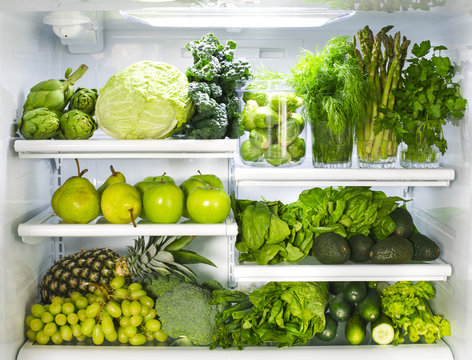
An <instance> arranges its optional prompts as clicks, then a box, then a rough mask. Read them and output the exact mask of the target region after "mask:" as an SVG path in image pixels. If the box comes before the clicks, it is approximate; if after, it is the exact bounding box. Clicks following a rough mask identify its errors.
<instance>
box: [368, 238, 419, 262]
mask: <svg viewBox="0 0 472 360" xmlns="http://www.w3.org/2000/svg"><path fill="white" fill-rule="evenodd" d="M412 258H413V245H412V244H411V242H410V241H409V240H408V239H406V238H403V237H399V238H391V239H386V240H381V241H379V242H377V243H376V244H375V245H374V246H372V249H371V250H370V259H371V260H372V262H373V263H375V264H407V263H409V262H410V261H411V260H412Z"/></svg>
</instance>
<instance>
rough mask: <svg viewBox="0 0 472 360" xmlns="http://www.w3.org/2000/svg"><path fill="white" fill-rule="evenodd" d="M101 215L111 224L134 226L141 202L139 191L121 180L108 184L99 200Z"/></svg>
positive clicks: (139, 212) (139, 213)
mask: <svg viewBox="0 0 472 360" xmlns="http://www.w3.org/2000/svg"><path fill="white" fill-rule="evenodd" d="M100 205H101V208H102V213H103V216H104V217H105V218H106V219H107V221H108V222H110V223H112V224H129V223H130V222H131V223H133V225H134V226H136V222H135V219H136V218H138V217H139V216H140V215H141V209H142V202H141V196H140V194H139V191H138V190H137V189H136V188H135V187H134V186H133V185H130V184H127V183H124V182H121V183H115V184H111V185H110V186H108V187H107V188H106V189H105V190H104V191H103V194H102V198H101V202H100Z"/></svg>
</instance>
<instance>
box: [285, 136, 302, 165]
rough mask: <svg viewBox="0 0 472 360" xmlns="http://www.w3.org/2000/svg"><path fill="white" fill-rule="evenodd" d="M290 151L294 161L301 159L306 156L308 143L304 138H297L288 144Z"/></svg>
mask: <svg viewBox="0 0 472 360" xmlns="http://www.w3.org/2000/svg"><path fill="white" fill-rule="evenodd" d="M287 150H288V153H289V154H290V157H291V158H292V161H295V162H296V161H300V160H301V159H302V158H303V157H305V152H306V143H305V140H303V139H302V138H300V137H299V138H296V139H295V140H294V141H293V142H292V143H291V144H290V145H289V146H287Z"/></svg>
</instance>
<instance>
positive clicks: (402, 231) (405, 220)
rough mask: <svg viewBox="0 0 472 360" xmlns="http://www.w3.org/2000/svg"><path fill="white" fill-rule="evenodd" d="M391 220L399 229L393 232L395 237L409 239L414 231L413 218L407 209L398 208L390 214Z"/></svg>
mask: <svg viewBox="0 0 472 360" xmlns="http://www.w3.org/2000/svg"><path fill="white" fill-rule="evenodd" d="M389 216H390V218H391V219H392V220H393V221H394V222H395V224H396V225H397V228H396V229H395V231H394V232H393V234H394V235H397V236H401V237H406V238H408V237H409V236H410V234H411V233H412V231H413V228H414V224H413V218H412V217H411V214H410V213H409V212H408V210H407V209H405V208H402V207H398V208H396V209H395V210H394V211H392V212H391V213H390V214H389Z"/></svg>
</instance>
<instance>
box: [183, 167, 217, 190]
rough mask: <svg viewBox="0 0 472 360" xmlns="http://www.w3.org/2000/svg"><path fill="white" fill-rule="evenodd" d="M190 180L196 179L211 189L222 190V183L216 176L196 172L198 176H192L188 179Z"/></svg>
mask: <svg viewBox="0 0 472 360" xmlns="http://www.w3.org/2000/svg"><path fill="white" fill-rule="evenodd" d="M190 179H198V180H201V181H204V182H206V183H207V184H208V185H210V186H211V187H212V188H216V189H224V185H223V181H221V179H220V178H219V177H218V176H216V175H213V174H202V173H201V172H200V170H199V171H198V175H193V176H191V177H190Z"/></svg>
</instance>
